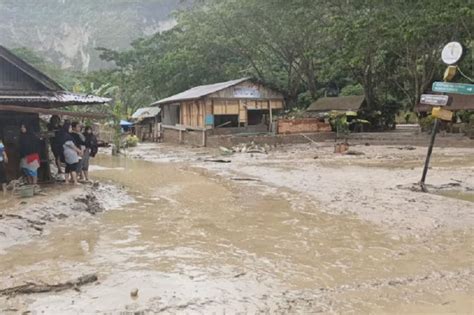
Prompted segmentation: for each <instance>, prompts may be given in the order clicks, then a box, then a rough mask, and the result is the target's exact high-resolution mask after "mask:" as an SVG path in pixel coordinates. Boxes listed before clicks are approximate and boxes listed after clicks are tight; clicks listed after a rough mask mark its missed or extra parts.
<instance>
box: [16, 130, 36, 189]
mask: <svg viewBox="0 0 474 315" xmlns="http://www.w3.org/2000/svg"><path fill="white" fill-rule="evenodd" d="M20 131H21V134H20V158H21V161H20V167H21V169H22V171H23V173H24V174H25V175H26V178H27V181H28V184H30V185H36V184H37V183H38V168H39V167H40V156H39V151H40V144H39V139H38V138H37V137H36V136H35V135H34V134H33V133H32V132H31V130H29V128H28V127H27V126H26V124H21V126H20Z"/></svg>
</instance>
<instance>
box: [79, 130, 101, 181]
mask: <svg viewBox="0 0 474 315" xmlns="http://www.w3.org/2000/svg"><path fill="white" fill-rule="evenodd" d="M84 136H85V138H86V141H85V146H86V149H85V151H84V157H83V159H82V172H83V174H84V178H85V180H86V181H88V180H89V160H90V158H91V157H92V158H93V157H95V156H96V154H97V152H98V150H99V147H98V145H97V138H96V136H95V135H94V134H93V133H92V128H91V127H90V126H87V127H86V128H85V129H84Z"/></svg>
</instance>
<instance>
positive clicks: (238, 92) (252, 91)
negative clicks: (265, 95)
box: [234, 87, 262, 98]
mask: <svg viewBox="0 0 474 315" xmlns="http://www.w3.org/2000/svg"><path fill="white" fill-rule="evenodd" d="M234 97H239V98H261V97H262V95H261V94H260V91H259V90H258V89H257V88H252V87H235V88H234Z"/></svg>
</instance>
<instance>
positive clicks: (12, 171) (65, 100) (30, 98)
mask: <svg viewBox="0 0 474 315" xmlns="http://www.w3.org/2000/svg"><path fill="white" fill-rule="evenodd" d="M109 101H110V99H107V98H102V97H97V96H93V95H82V94H75V93H70V92H68V91H65V90H64V88H63V87H61V86H60V85H59V84H58V83H56V82H55V81H54V80H52V79H51V78H49V77H48V76H46V75H45V74H44V73H42V72H41V71H39V70H38V69H36V68H34V67H33V66H31V65H30V64H28V63H27V62H25V61H24V60H22V59H21V58H19V57H17V56H16V55H14V54H13V53H12V52H11V51H9V50H8V49H6V48H5V47H3V46H0V139H2V140H3V143H4V144H5V147H6V152H7V154H8V156H9V163H8V164H7V177H8V179H10V180H11V179H16V178H18V177H20V175H21V174H20V168H19V164H20V158H19V136H20V123H25V124H27V125H28V127H29V128H30V129H31V130H32V131H33V132H34V133H36V134H37V135H38V137H39V138H40V139H41V148H42V149H41V152H40V158H41V167H40V170H39V171H40V179H42V180H48V179H49V176H50V174H49V154H48V152H49V150H48V136H47V134H45V133H43V130H42V129H41V126H40V118H39V115H40V114H44V115H60V116H61V115H67V116H70V117H90V118H103V115H100V114H94V113H73V112H68V111H62V110H58V109H57V108H59V107H64V106H69V105H91V104H104V103H107V102H109Z"/></svg>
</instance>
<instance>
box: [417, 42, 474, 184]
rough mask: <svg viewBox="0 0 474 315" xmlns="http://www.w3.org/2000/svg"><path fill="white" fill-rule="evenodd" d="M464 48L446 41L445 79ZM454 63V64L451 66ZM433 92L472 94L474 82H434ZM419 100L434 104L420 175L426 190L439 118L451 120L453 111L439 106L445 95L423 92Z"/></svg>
mask: <svg viewBox="0 0 474 315" xmlns="http://www.w3.org/2000/svg"><path fill="white" fill-rule="evenodd" d="M463 55H464V49H463V46H462V45H461V44H460V43H458V42H451V43H448V44H447V45H446V46H445V47H444V48H443V51H442V53H441V59H442V60H443V62H444V63H445V64H447V65H448V66H449V67H448V69H447V70H446V72H445V75H444V79H445V81H450V80H451V79H453V78H454V76H455V75H456V70H457V68H458V67H457V66H455V65H456V64H457V63H458V62H459V61H460V60H461V59H462V57H463ZM453 65H454V66H453ZM432 90H433V92H440V93H453V94H465V95H474V84H464V83H451V82H434V83H433V86H432ZM420 102H421V103H422V104H426V105H432V106H435V107H434V108H433V111H432V113H431V116H432V117H434V118H435V120H434V126H433V131H432V132H431V140H430V146H429V147H428V154H427V155H426V161H425V167H424V168H423V175H422V177H421V182H420V186H421V189H422V190H423V191H424V192H426V191H427V190H426V186H425V180H426V175H427V174H428V167H429V165H430V159H431V153H432V152H433V145H434V142H435V138H436V132H437V131H438V125H439V120H440V119H441V120H447V121H451V120H452V118H453V112H451V111H449V110H446V109H444V108H441V107H440V106H446V105H447V104H448V102H449V97H448V96H447V95H446V96H444V95H430V94H424V95H422V96H421V100H420Z"/></svg>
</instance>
